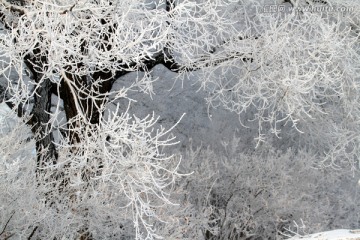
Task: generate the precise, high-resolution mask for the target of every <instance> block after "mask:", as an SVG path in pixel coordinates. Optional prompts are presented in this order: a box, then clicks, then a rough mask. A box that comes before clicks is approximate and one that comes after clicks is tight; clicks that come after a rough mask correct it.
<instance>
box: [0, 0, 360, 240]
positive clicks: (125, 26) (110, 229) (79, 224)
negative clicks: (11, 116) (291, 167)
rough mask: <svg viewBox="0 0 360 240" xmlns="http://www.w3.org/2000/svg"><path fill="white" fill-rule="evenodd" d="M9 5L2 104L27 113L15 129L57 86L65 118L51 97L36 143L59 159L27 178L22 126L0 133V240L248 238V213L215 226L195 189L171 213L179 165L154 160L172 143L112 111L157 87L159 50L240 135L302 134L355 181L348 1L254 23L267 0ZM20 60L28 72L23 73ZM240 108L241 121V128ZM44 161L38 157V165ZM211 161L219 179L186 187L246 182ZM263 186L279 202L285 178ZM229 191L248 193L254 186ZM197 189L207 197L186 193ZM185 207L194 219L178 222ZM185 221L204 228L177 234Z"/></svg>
mask: <svg viewBox="0 0 360 240" xmlns="http://www.w3.org/2000/svg"><path fill="white" fill-rule="evenodd" d="M10 2H11V1H7V0H0V17H1V27H2V28H3V29H2V30H1V31H0V75H1V77H2V80H1V81H2V82H1V84H3V85H5V86H6V88H7V94H8V96H10V99H9V100H8V102H10V103H12V104H14V105H15V107H18V106H22V107H24V109H25V116H24V119H23V121H26V120H27V119H28V117H29V115H30V112H31V108H32V107H33V105H32V100H33V99H34V97H36V94H37V90H39V89H41V88H42V87H43V86H44V85H45V84H46V83H49V82H50V83H51V84H52V88H54V89H57V94H58V96H59V95H60V87H64V86H63V85H65V86H66V87H68V88H69V91H70V93H71V96H70V97H72V98H73V101H74V104H75V108H76V109H75V110H76V116H73V117H72V118H71V119H65V118H64V114H63V112H64V108H65V109H66V108H67V107H68V106H63V104H62V102H61V100H60V97H58V98H57V100H58V101H57V102H55V101H53V102H52V104H54V106H53V108H52V110H51V112H50V113H48V114H49V115H50V120H49V122H48V123H46V124H44V125H46V127H45V128H46V132H45V133H43V135H40V134H36V135H35V136H34V138H35V140H39V139H41V138H43V137H44V136H45V135H46V134H48V133H53V134H54V135H56V136H57V137H56V139H55V141H54V142H55V144H56V149H57V152H58V161H57V163H56V164H53V162H52V161H51V159H47V160H48V162H47V165H44V166H41V169H38V170H40V172H41V174H38V172H36V167H37V166H36V160H35V159H33V158H36V157H34V156H31V157H30V159H27V158H28V157H25V156H23V155H21V154H19V155H18V154H17V152H18V151H19V149H21V147H20V146H27V142H26V137H25V136H24V135H20V136H18V134H19V132H21V131H23V129H24V128H25V127H24V125H21V124H19V127H16V128H15V129H14V130H13V131H12V132H11V134H8V135H3V136H2V142H1V144H5V145H4V147H3V148H1V151H2V152H1V156H4V157H3V159H2V160H1V163H0V174H1V175H2V176H1V179H2V180H1V181H2V182H1V185H0V189H1V190H2V192H5V194H3V195H2V196H1V201H2V203H3V204H2V206H5V207H1V208H0V210H1V214H0V215H1V224H0V231H2V228H3V229H4V231H3V232H2V233H1V232H0V234H1V237H3V236H5V237H7V236H9V235H12V234H14V236H15V237H17V238H28V237H29V236H30V235H31V233H32V232H33V231H34V234H35V236H36V237H38V238H40V239H45V238H47V239H52V238H55V237H56V238H57V239H69V238H76V237H79V236H80V235H81V234H84V233H86V234H87V233H89V234H91V237H93V238H95V239H116V238H117V239H119V238H121V239H126V238H136V239H155V238H160V237H161V236H160V235H162V236H164V237H165V238H166V236H167V235H171V234H173V236H174V237H177V238H179V237H180V238H185V237H187V238H195V239H196V238H198V237H199V236H204V235H206V232H208V233H209V234H210V233H211V234H212V235H218V234H220V235H221V234H222V233H223V232H222V231H225V230H224V229H227V230H229V229H231V230H233V229H235V230H236V234H238V235H236V236H239V235H241V234H247V233H249V234H251V230H254V229H256V227H257V224H258V223H257V222H255V221H254V222H252V220H253V216H252V215H251V214H254V213H252V212H246V211H245V210H249V209H246V206H244V208H241V209H237V210H238V211H239V212H233V213H232V214H233V215H231V214H230V215H226V216H225V215H224V212H223V211H226V208H225V210H224V207H218V206H215V205H214V204H215V203H214V204H212V203H210V195H209V196H208V198H206V199H205V200H206V202H205V203H204V202H200V201H203V200H204V199H203V198H202V197H203V195H200V194H201V192H200V191H199V196H200V197H197V196H195V197H194V198H191V199H190V198H189V199H187V197H186V194H187V193H185V195H182V193H183V192H182V191H185V192H186V191H187V190H188V189H187V186H181V187H177V188H175V190H176V192H174V194H175V195H176V196H180V198H182V199H181V200H182V201H181V203H182V204H183V205H182V206H183V208H180V209H179V208H175V207H174V208H173V209H172V207H173V206H174V204H173V203H172V201H171V200H170V193H172V191H174V184H175V183H176V181H175V179H176V177H178V176H179V175H180V174H179V173H178V171H177V170H178V165H179V162H180V159H179V158H177V157H175V156H173V155H166V154H165V153H166V151H165V150H164V149H166V147H168V146H171V145H173V144H174V143H175V142H174V138H173V137H170V135H169V131H170V130H171V129H170V130H165V129H163V128H160V129H157V130H156V129H155V128H154V124H155V123H156V118H155V117H154V116H149V117H147V118H145V119H138V118H136V117H135V116H130V114H129V113H128V110H120V109H123V108H120V107H119V106H118V105H116V104H117V103H118V102H119V101H121V100H122V99H124V98H127V97H128V92H129V91H142V92H145V93H150V94H151V93H153V92H152V82H153V81H154V80H156V79H152V78H151V76H150V74H149V73H150V72H151V69H148V62H151V61H156V59H157V58H158V57H159V56H160V55H161V54H162V55H163V58H164V61H165V62H170V63H173V65H174V66H177V65H178V68H177V69H173V70H176V71H178V72H179V78H181V77H186V76H191V75H190V72H193V71H197V70H202V71H201V77H200V78H199V80H200V83H201V84H202V87H203V88H204V89H205V90H207V91H209V97H208V98H207V101H208V103H209V105H210V106H214V107H217V106H220V105H221V106H223V107H225V108H227V109H229V110H230V111H234V112H236V113H237V114H239V118H240V121H241V124H243V125H245V126H246V125H248V124H249V122H250V121H255V122H256V123H257V124H258V136H256V138H257V140H258V146H260V145H261V144H260V143H262V142H264V141H265V139H266V137H267V136H268V135H269V133H270V134H274V135H275V136H277V137H279V138H280V137H281V136H282V135H281V134H282V133H281V130H282V129H283V128H285V129H286V127H288V126H289V125H290V128H294V129H296V131H297V132H300V133H302V132H303V134H302V135H301V136H300V137H298V139H299V142H300V144H303V145H304V146H305V147H306V148H313V149H312V152H314V155H317V156H321V157H323V159H324V161H323V164H322V165H320V167H323V166H328V165H331V166H333V167H336V168H337V167H339V166H344V165H346V166H347V167H349V166H350V167H351V170H353V171H355V170H356V168H357V164H359V158H358V154H359V152H360V132H359V129H360V128H359V116H360V107H359V106H360V105H359V101H360V99H359V96H360V79H359V67H358V64H359V60H360V55H359V27H360V26H359V23H360V20H359V16H360V12H359V9H360V8H356V6H358V5H357V3H354V2H353V1H350V0H346V1H345V0H328V1H327V2H328V4H329V5H331V6H334V7H338V6H343V7H351V6H355V8H353V9H352V11H350V12H346V13H339V12H336V11H334V12H326V11H325V12H306V11H305V12H295V11H293V12H290V13H286V14H285V13H274V14H265V13H262V9H263V6H264V4H275V3H278V2H279V1H265V0H262V1H255V0H248V1H245V0H239V1H230V0H229V1H227V0H177V1H173V2H174V4H173V5H172V6H171V7H170V9H168V11H166V1H164V0H158V1H147V0H121V1H120V0H115V1H114V0H78V1H73V0H49V1H42V0H31V1H27V0H25V4H24V6H16V5H11V3H10ZM170 2H171V1H170ZM293 2H294V3H295V2H296V4H295V6H298V5H297V4H298V3H299V4H300V3H301V4H302V3H304V1H293ZM310 4H313V3H310ZM28 56H31V57H32V58H31V59H26V58H27V57H28ZM25 60H26V61H28V62H29V64H31V65H32V66H33V69H35V71H33V72H29V71H28V69H27V67H26V64H25ZM28 68H29V67H28ZM140 71H143V72H144V74H139V75H138V76H141V77H139V78H137V79H134V81H133V83H132V84H131V85H130V86H123V88H121V89H120V90H116V91H115V90H112V89H111V90H109V91H106V92H101V91H100V90H99V88H100V86H101V85H102V84H104V82H106V81H107V80H108V79H101V78H95V77H93V76H96V73H98V72H103V73H108V75H107V77H108V78H109V79H110V78H112V77H114V76H116V74H119V73H121V74H122V75H121V74H120V75H121V76H123V75H124V74H125V73H128V72H140ZM34 75H37V76H38V78H37V80H36V81H34V80H33V79H34V78H35V77H34ZM105 75H106V74H105ZM74 76H75V77H74ZM84 76H85V77H86V78H85V80H86V81H85V83H81V84H79V83H78V82H77V78H81V77H84ZM118 81H121V79H120V80H118ZM54 99H55V97H54ZM84 102H85V103H86V104H87V106H90V105H91V106H93V108H92V109H91V107H89V109H91V111H95V110H96V111H98V112H99V113H100V117H99V122H98V124H93V123H91V122H90V118H91V116H92V114H93V113H92V112H90V113H89V112H87V111H86V107H85V104H84ZM114 105H115V106H116V107H115V108H114ZM107 109H111V110H112V111H110V112H107V111H106V110H107ZM249 112H251V113H252V116H251V118H250V119H244V116H245V113H246V114H248V113H249ZM246 116H248V115H246ZM20 126H21V127H20ZM288 128H289V127H288ZM64 132H65V134H64ZM71 134H74V135H75V136H76V137H77V139H76V140H74V139H75V138H71V136H70V135H71ZM21 136H24V137H21ZM294 136H295V135H294ZM294 138H295V137H294ZM6 145H8V146H9V147H5V146H6ZM47 151H48V149H42V151H39V152H37V156H39V155H42V154H43V155H46V152H47ZM324 153H325V155H324ZM289 155H291V154H289ZM276 156H277V155H276V154H273V155H272V159H271V160H274V158H275V157H276ZM286 156H288V155H286ZM255 157H256V156H255ZM259 157H263V156H261V155H259ZM291 157H292V155H291ZM300 157H301V156H300ZM304 158H305V157H304ZM301 159H303V158H301ZM225 160H229V159H225ZM246 160H247V161H255V160H254V159H253V158H249V159H246ZM311 160H314V161H315V159H312V158H311ZM234 161H235V160H234ZM256 163H258V164H259V166H251V167H256V169H255V170H256V171H258V172H259V173H260V174H265V173H264V169H262V167H263V166H262V165H261V162H259V161H257V162H256ZM199 164H201V163H199ZM212 164H215V165H213V166H214V167H217V166H220V167H221V168H223V169H225V170H224V172H225V173H226V172H227V171H229V172H230V173H229V176H223V175H216V174H218V173H211V171H209V169H206V168H205V169H203V172H204V175H201V174H200V177H194V179H193V182H192V183H193V184H195V181H197V178H199V179H201V180H202V181H204V182H205V183H206V184H208V181H210V180H211V181H214V186H216V184H217V181H218V180H217V179H213V177H214V176H221V177H222V179H220V180H221V181H222V182H224V179H225V180H227V179H229V181H232V180H233V181H234V182H236V181H238V179H241V178H238V177H240V175H241V174H246V172H245V173H244V172H241V171H240V170H239V172H236V171H235V170H234V169H231V168H229V166H233V165H235V166H236V164H238V162H236V161H235V162H232V163H231V164H229V163H222V162H220V163H212ZM272 166H275V167H281V166H279V165H277V164H275V163H274V165H270V166H267V167H269V168H271V167H272ZM202 167H206V166H202ZM227 168H229V169H227ZM185 169H186V168H185ZM186 170H191V168H190V167H189V168H187V169H186ZM232 170H234V171H235V172H232ZM251 170H254V169H251ZM255 170H254V171H255ZM19 172H20V173H21V174H19ZM185 172H186V171H185ZM210 173H211V174H213V175H210V176H207V175H208V174H210ZM219 173H220V171H219ZM265 175H266V174H265ZM234 176H235V177H234ZM272 177H273V176H268V175H266V176H265V177H264V179H265V180H266V181H268V182H265V183H262V182H261V184H264V188H269V189H270V190H273V191H275V192H276V191H277V189H278V188H277V186H274V184H280V185H281V184H283V181H284V180H283V179H282V177H284V178H291V177H292V176H288V175H284V176H280V178H279V182H274V183H273V182H271V181H272V179H273V178H272ZM276 177H278V176H275V178H276ZM249 179H252V180H254V181H257V179H253V178H251V177H249ZM220 180H219V181H220ZM292 181H293V183H294V184H295V183H296V182H294V180H292ZM189 184H190V182H189ZM239 184H245V188H248V187H249V186H248V185H251V184H252V183H249V182H245V183H242V182H239ZM267 184H268V185H267ZM10 186H11V187H10ZM223 186H224V185H222V184H220V185H218V186H216V187H218V189H215V190H216V191H218V192H216V191H215V190H214V191H215V192H214V194H215V195H216V197H217V196H218V195H224V196H226V194H229V193H228V192H227V193H223V192H221V190H219V189H221V187H223ZM225 187H226V186H225ZM199 188H200V190H204V189H201V186H200V187H198V186H197V187H189V189H191V191H195V190H198V189H199ZM206 190H207V191H208V190H209V189H206ZM240 190H241V189H237V191H240ZM246 190H247V189H246ZM257 190H258V189H257ZM259 191H260V190H259ZM219 192H220V193H219ZM208 193H209V194H210V193H211V194H212V193H213V192H212V191H208ZM24 194H25V195H27V198H24V197H23V196H24ZM191 194H193V193H191ZM224 196H221V197H224ZM241 197H242V196H240V197H238V198H237V199H238V201H242V200H241V199H242V198H241ZM286 197H288V196H286ZM305 197H306V196H305ZM26 199H27V200H26ZM250 200H251V199H250ZM250 200H248V199H247V200H246V201H250ZM216 201H219V200H218V199H216ZM221 201H222V200H221ZM229 201H230V200H229ZM229 201H228V202H229ZM244 201H245V200H244ZM294 201H295V200H294ZM202 204H204V205H202ZM233 205H234V208H235V206H236V204H235V203H234V204H233ZM229 206H230V205H229ZM226 207H227V206H226ZM276 207H278V206H274V208H276ZM194 209H195V210H194ZM188 211H190V212H191V211H196V213H194V214H193V213H191V214H190V215H187V214H188ZM234 211H235V210H234ZM274 211H275V210H274ZM240 212H241V213H242V214H240ZM244 212H245V214H244ZM267 213H268V212H266V214H267ZM246 214H248V215H246ZM229 216H230V217H231V219H229ZM281 217H282V216H280V218H281ZM190 218H197V223H199V222H200V223H201V224H196V225H190V228H189V227H187V228H186V229H184V228H182V227H183V225H184V224H188V219H190ZM164 219H166V221H168V222H171V220H173V222H177V223H179V229H180V230H181V229H183V230H184V231H185V232H186V233H183V232H182V233H179V232H177V231H176V230H174V226H178V225H176V224H166V223H165V222H163V221H164ZM219 222H221V223H223V226H219ZM260 222H261V221H260ZM7 223H9V224H7ZM224 224H225V225H224ZM226 224H228V228H226V227H224V226H227V225H226ZM241 224H243V225H241ZM244 224H245V225H244ZM246 224H249V226H248V225H246ZM129 228H130V229H131V228H134V229H135V231H133V232H132V231H131V230H129ZM227 230H226V231H227ZM235 230H234V231H235ZM82 231H83V232H82ZM187 231H190V233H188V232H187ZM226 234H232V232H230V233H229V232H227V233H226ZM226 234H225V235H222V236H229V235H226ZM234 234H235V233H234Z"/></svg>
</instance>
